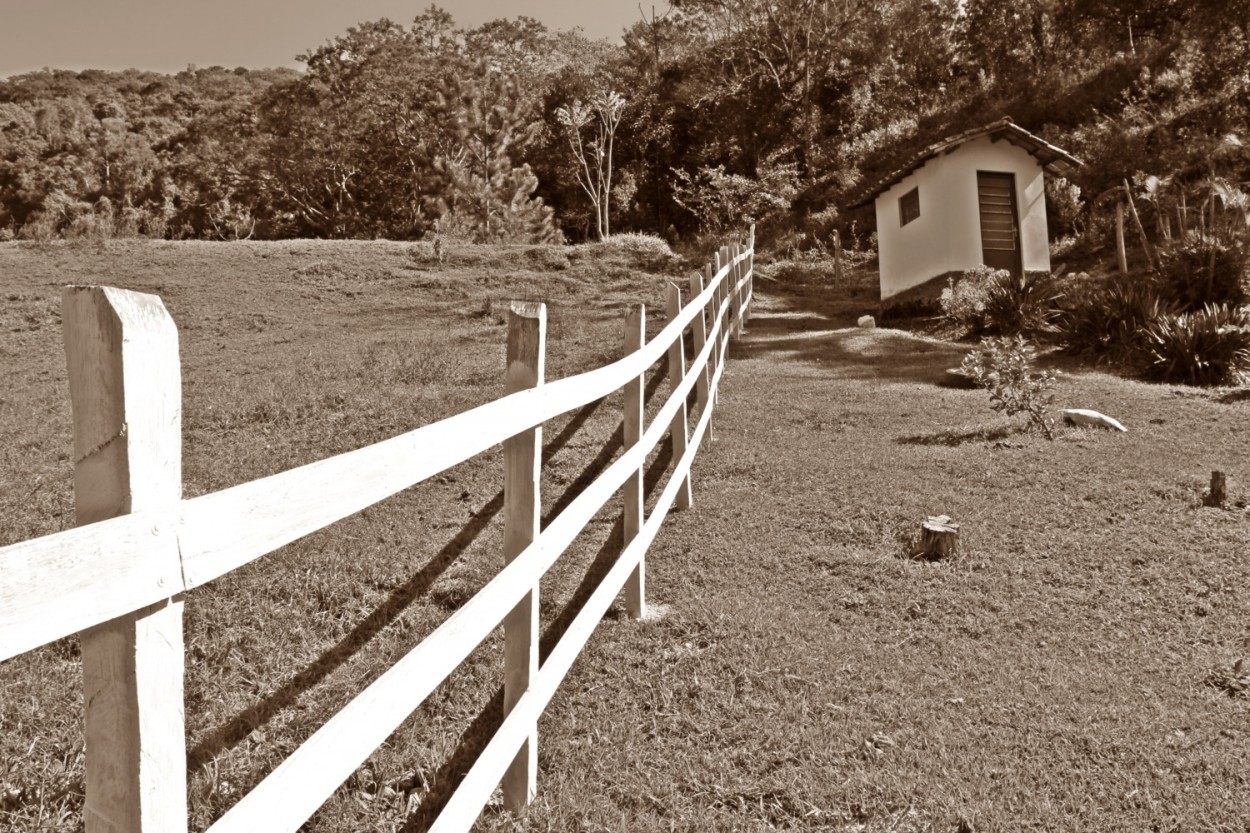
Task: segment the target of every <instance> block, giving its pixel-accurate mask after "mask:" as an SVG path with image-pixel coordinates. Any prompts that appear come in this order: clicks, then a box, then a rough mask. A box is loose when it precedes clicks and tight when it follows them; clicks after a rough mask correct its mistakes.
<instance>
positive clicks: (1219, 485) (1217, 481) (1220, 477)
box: [1202, 471, 1228, 509]
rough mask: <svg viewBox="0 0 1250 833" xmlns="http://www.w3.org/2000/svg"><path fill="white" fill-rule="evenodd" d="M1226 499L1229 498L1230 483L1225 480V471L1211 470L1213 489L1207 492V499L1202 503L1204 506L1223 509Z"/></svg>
mask: <svg viewBox="0 0 1250 833" xmlns="http://www.w3.org/2000/svg"><path fill="white" fill-rule="evenodd" d="M1226 500H1228V484H1227V483H1226V482H1225V478H1224V472H1222V471H1213V472H1211V491H1209V492H1207V497H1206V500H1204V501H1203V502H1202V503H1203V505H1204V506H1214V507H1217V508H1219V509H1223V508H1224V501H1226Z"/></svg>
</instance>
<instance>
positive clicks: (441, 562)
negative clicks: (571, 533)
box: [187, 373, 665, 773]
mask: <svg viewBox="0 0 1250 833" xmlns="http://www.w3.org/2000/svg"><path fill="white" fill-rule="evenodd" d="M664 376H665V374H663V373H655V374H652V378H651V379H650V380H648V384H647V389H646V391H645V398H646V399H647V400H648V401H649V400H650V399H651V398H652V397H653V396H654V395H655V393H656V391H657V390H658V389H659V386H660V384H661V382H662V381H663V379H664ZM603 402H604V400H603V399H599V400H596V401H594V402H590V403H588V404H586V405H583V406H582V407H581V408H580V409H578V410H577V412H576V413H574V415H573V417H572V419H570V420H569V422H568V424H567V425H565V426H564V428H562V429H561V431H560V433H559V434H557V435H556V436H555V437H554V438H552V439H551V440H550V441H549V442H547V443H545V444H544V445H543V451H542V459H543V462H544V463H546V462H549V461H550V460H551V458H552V457H554V456H555V454H556V453H558V452H559V451H560V450H561V449H562V448H564V446H565V445H567V444H568V442H569V440H570V439H572V437H573V436H574V435H575V434H576V433H577V432H578V431H579V430H580V429H581V428H582V426H583V425H585V424H586V422H587V420H589V419H590V417H591V416H592V415H593V414H594V413H595V411H596V410H598V408H599V406H600V405H602V404H603ZM620 445H621V432H620V430H619V429H618V431H617V432H616V433H614V434H613V435H612V437H611V438H609V440H608V441H607V443H605V444H604V446H603V448H602V449H601V450H600V452H599V454H598V455H597V456H596V457H595V459H594V460H593V461H592V462H591V464H590V466H588V467H587V470H586V471H584V472H583V473H582V475H580V476H579V477H578V478H577V480H575V481H574V482H573V483H571V484H570V485H569V487H568V488H567V489H566V490H565V492H564V493H563V494H562V495H561V497H560V498H559V499H558V500H557V501H556V506H555V507H554V508H553V510H552V513H551V514H552V516H553V517H554V514H558V512H559V511H560V510H561V509H562V508H563V507H565V506H567V505H568V504H569V503H570V502H572V500H573V498H575V497H576V496H577V495H578V494H581V492H582V491H583V490H584V489H585V488H586V486H587V485H589V483H590V482H591V481H593V480H594V477H595V476H597V473H598V471H602V469H603V468H604V467H605V466H606V465H607V461H608V460H610V459H611V458H612V456H613V454H614V452H615V450H616V449H618V448H620ZM595 467H597V470H596V471H595V472H594V473H592V474H590V475H588V474H587V472H589V471H591V469H592V468H595ZM503 504H504V494H503V491H502V490H500V491H499V492H497V493H496V494H495V496H494V497H492V498H491V499H490V500H489V501H487V502H486V504H485V505H483V506H482V508H480V509H478V510H477V511H476V512H474V513H473V515H472V517H470V518H469V521H468V523H466V524H465V525H464V526H463V527H461V529H460V531H459V532H457V533H456V535H455V536H454V537H453V538H452V539H451V540H450V541H448V542H447V543H446V544H445V545H443V547H442V549H440V550H439V551H438V552H437V553H436V554H435V555H434V557H433V558H431V559H430V560H429V562H427V563H426V564H425V565H424V566H423V567H422V568H421V569H420V570H418V571H417V572H416V573H414V574H413V575H412V577H411V578H409V579H408V580H407V581H406V582H404V583H403V584H402V585H401V586H399V587H397V588H395V589H394V590H393V591H392V592H391V594H390V596H389V597H388V598H387V599H386V601H384V602H383V603H382V604H381V605H379V606H378V607H377V608H375V609H374V610H373V611H372V612H371V613H369V615H368V616H366V617H365V618H364V619H363V620H361V621H360V623H359V624H357V625H356V626H355V627H354V628H352V630H351V631H350V632H349V633H348V634H347V635H346V636H344V637H343V638H342V639H341V640H339V642H338V643H336V644H335V645H333V646H332V647H330V648H329V649H327V650H326V651H325V652H324V653H322V655H321V656H320V657H318V658H317V659H316V661H314V662H313V663H312V664H311V665H309V666H308V667H306V668H304V669H303V670H301V671H299V672H298V673H296V674H295V676H294V677H292V678H291V679H290V680H288V681H287V682H286V683H284V684H283V685H281V686H280V687H279V688H278V689H277V690H275V691H274V692H273V693H271V694H269V695H268V696H267V697H265V698H264V699H263V700H261V701H259V702H257V703H255V704H253V705H252V706H249V707H248V708H247V709H245V710H243V711H242V712H240V713H239V714H237V715H235V716H234V717H233V718H231V719H230V720H229V721H228V722H227V723H226V724H224V725H223V726H220V727H219V728H217V729H215V730H213V731H212V732H209V733H208V735H206V736H205V737H204V739H203V740H201V741H200V742H199V743H198V744H196V745H195V747H194V748H192V749H190V750H189V751H188V753H187V769H188V771H189V772H191V773H194V772H198V771H200V770H202V769H203V768H204V767H205V766H207V765H208V763H209V762H210V761H212V760H213V759H214V758H215V757H217V756H218V755H219V754H221V753H222V752H224V751H225V750H227V749H230V748H232V747H234V746H236V745H237V744H238V743H239V742H240V741H242V740H243V739H244V738H245V737H247V736H248V735H249V734H251V732H252V731H254V730H255V729H258V728H260V727H261V726H263V725H265V724H266V723H268V722H269V721H270V720H271V719H273V717H274V716H275V715H277V714H278V713H279V712H281V711H282V710H283V709H285V708H286V707H287V706H289V705H291V704H292V703H293V702H294V701H295V699H296V698H297V697H299V696H300V695H301V694H303V693H304V692H306V691H308V690H309V689H310V688H312V687H313V686H315V685H317V684H318V683H320V682H321V681H322V680H324V679H325V678H326V677H328V676H329V675H330V674H331V673H332V672H334V671H335V670H336V669H337V668H339V667H340V666H342V665H343V664H344V663H345V662H347V661H348V660H350V659H351V658H352V656H354V655H355V654H356V652H358V651H359V650H360V649H361V648H363V647H364V646H365V645H366V644H367V643H368V642H369V641H370V640H371V639H373V638H374V637H375V636H377V635H378V633H380V632H381V631H382V630H383V629H384V628H386V627H387V626H388V625H390V624H391V623H392V622H394V621H395V619H396V618H398V617H399V615H400V614H401V613H402V612H403V611H404V610H405V609H406V608H407V607H408V606H409V605H410V604H412V603H413V602H414V601H416V600H417V599H418V598H420V597H422V596H424V595H426V594H427V593H428V592H429V590H430V588H431V587H432V586H433V584H434V582H435V581H436V580H437V579H438V577H439V576H441V575H442V574H443V573H444V572H445V571H446V570H447V568H448V567H450V566H451V565H452V564H453V563H455V561H456V559H458V558H459V557H460V556H461V555H462V554H463V553H464V552H465V550H467V549H468V547H469V545H470V544H472V543H473V542H474V541H475V540H476V539H477V537H478V536H479V535H481V533H482V531H483V530H484V529H486V527H487V526H488V525H489V524H490V522H491V521H492V520H493V519H494V518H495V516H496V515H498V514H499V511H500V510H501V509H502V508H503ZM545 522H546V521H544V523H545Z"/></svg>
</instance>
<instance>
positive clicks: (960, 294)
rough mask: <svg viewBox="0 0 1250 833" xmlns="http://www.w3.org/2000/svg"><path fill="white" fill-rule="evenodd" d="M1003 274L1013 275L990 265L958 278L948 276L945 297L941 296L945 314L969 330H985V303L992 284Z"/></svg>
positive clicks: (944, 291) (939, 302)
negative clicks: (996, 269)
mask: <svg viewBox="0 0 1250 833" xmlns="http://www.w3.org/2000/svg"><path fill="white" fill-rule="evenodd" d="M1000 273H1001V274H1003V275H1007V276H1008V277H1010V273H1009V272H1006V271H1005V270H1001V269H1000V270H998V272H995V271H994V270H993V269H991V268H990V267H988V266H978V267H977V268H975V269H969V270H967V271H966V272H964V273H963V274H962V275H960V276H959V279H958V280H956V279H955V278H948V279H947V281H946V288H945V289H943V290H942V297H940V298H939V299H938V305H939V306H940V307H941V310H942V317H943V318H946V319H947V320H948V321H950V322H951V323H953V324H955V325H956V326H958V327H961V328H962V329H963V330H964V331H965V332H967V333H971V334H976V333H980V332H984V330H985V302H986V299H987V298H988V297H989V285H990V282H991V281H993V280H994V279H995V277H996V276H997V275H999V274H1000Z"/></svg>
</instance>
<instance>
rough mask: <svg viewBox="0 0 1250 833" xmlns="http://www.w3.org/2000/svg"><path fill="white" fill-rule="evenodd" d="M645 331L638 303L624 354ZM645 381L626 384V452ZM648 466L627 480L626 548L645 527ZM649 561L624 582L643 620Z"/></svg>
mask: <svg viewBox="0 0 1250 833" xmlns="http://www.w3.org/2000/svg"><path fill="white" fill-rule="evenodd" d="M646 332H647V308H646V306H644V305H643V304H639V305H638V306H636V307H631V308H630V310H629V311H628V312H627V313H626V314H625V343H624V353H625V355H626V356H628V355H630V354H632V353H635V352H637V351H638V350H641V349H642V345H643V342H644V341H645V340H646ZM645 381H646V373H645V372H644V373H643V374H642V375H640V376H639V377H638V378H637V379H631V380H630V381H628V382H626V383H625V420H624V426H623V427H624V434H625V443H624V451H629V449H631V448H633V447H634V446H635V445H637V444H638V442H639V440H641V439H642V420H643V411H642V396H643V386H644V384H645ZM645 468H646V465H645V464H644V465H642V466H639V467H638V471H636V472H634V473H633V474H631V475H630V476H629V479H628V480H626V481H625V487H624V492H625V513H624V516H623V521H624V528H625V540H624V543H623V544H622V546H623V547H627V546H629V542H630V541H632V540H634V538H635V537H637V535H638V533H639V532H640V531H641V530H642V524H643V514H642V511H643V502H642V473H643V470H644V469H645ZM646 563H647V562H646V556H643V559H642V560H640V561H639V562H638V566H637V567H635V568H634V571H633V572H632V573H631V574H630V576H629V580H628V581H626V582H625V609H626V610H627V611H628V612H629V616H630V618H631V619H641V618H642V617H643V616H645V615H646V613H647V596H646V588H647V568H646Z"/></svg>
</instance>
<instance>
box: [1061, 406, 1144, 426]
mask: <svg viewBox="0 0 1250 833" xmlns="http://www.w3.org/2000/svg"><path fill="white" fill-rule="evenodd" d="M1062 413H1063V421H1064V422H1067V423H1071V424H1072V425H1093V426H1096V427H1098V428H1111V429H1114V430H1116V431H1128V429H1127V428H1125V427H1124V426H1123V425H1121V424H1120V421H1119V420H1117V419H1113V418H1111V417H1109V416H1107V415H1106V414H1100V413H1098V412H1097V411H1091V410H1088V409H1086V408H1064V409H1063V411H1062Z"/></svg>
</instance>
